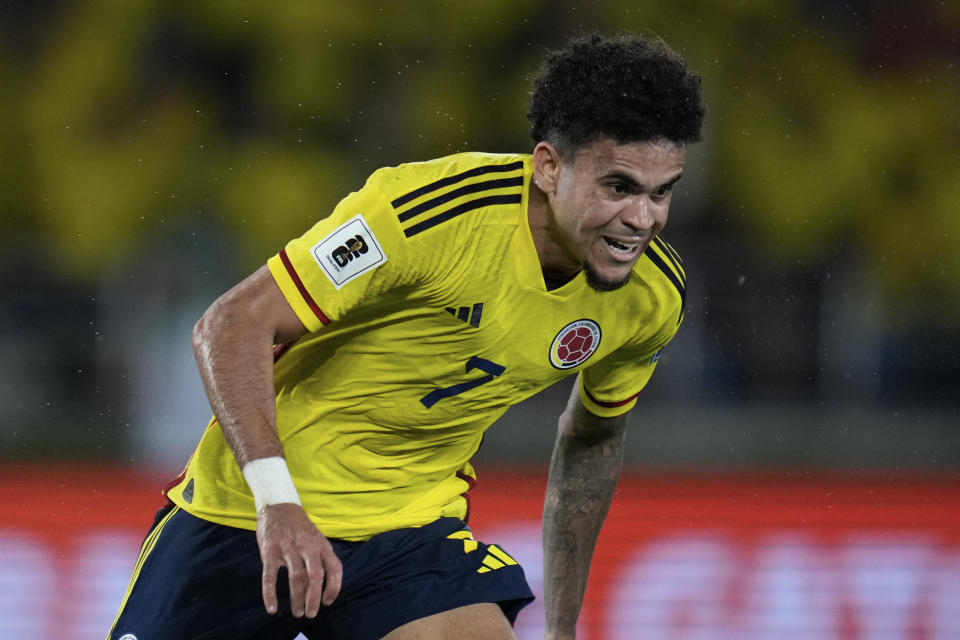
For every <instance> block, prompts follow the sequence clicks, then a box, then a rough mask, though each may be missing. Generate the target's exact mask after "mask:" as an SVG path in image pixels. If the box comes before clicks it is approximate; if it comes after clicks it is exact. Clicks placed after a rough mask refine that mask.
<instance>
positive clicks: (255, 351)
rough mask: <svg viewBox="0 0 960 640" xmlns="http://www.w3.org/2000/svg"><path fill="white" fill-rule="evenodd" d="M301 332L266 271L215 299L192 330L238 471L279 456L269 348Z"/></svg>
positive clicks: (200, 365)
mask: <svg viewBox="0 0 960 640" xmlns="http://www.w3.org/2000/svg"><path fill="white" fill-rule="evenodd" d="M303 333H305V329H304V328H303V325H302V324H300V322H299V320H298V319H297V318H296V316H295V315H293V312H292V311H291V310H290V308H289V306H288V305H287V304H286V302H285V300H284V299H283V297H282V294H281V293H280V291H279V288H278V287H277V286H276V284H275V283H274V282H273V279H272V277H271V276H270V274H269V272H268V270H267V269H266V267H263V268H261V269H259V270H258V271H257V272H255V273H254V274H252V275H251V276H250V277H248V278H247V279H245V280H244V281H243V282H241V283H240V284H238V285H237V286H236V287H234V288H233V289H231V290H230V291H228V292H227V293H226V294H224V295H223V296H221V297H220V299H218V300H217V301H216V302H215V303H214V304H213V305H212V306H211V307H210V309H208V310H207V311H206V313H204V314H203V317H202V318H201V319H200V321H199V322H197V325H196V327H195V328H194V332H193V351H194V355H195V357H196V360H197V366H198V368H199V370H200V377H201V378H202V379H203V384H204V387H205V389H206V392H207V397H208V398H209V400H210V406H211V408H212V409H213V413H214V415H215V416H216V417H217V421H218V422H219V424H220V428H221V429H222V430H223V433H224V436H225V437H226V439H227V444H228V445H229V446H230V448H231V450H232V451H233V453H234V455H235V456H236V458H237V462H238V464H239V465H240V467H241V468H243V467H244V465H246V463H247V462H249V461H251V460H256V459H259V458H268V457H273V456H282V455H283V447H282V446H281V444H280V439H279V437H278V436H277V428H276V413H277V411H276V392H275V390H274V382H273V345H274V344H277V343H280V342H287V341H289V340H294V339H296V338H297V337H299V336H301V335H303Z"/></svg>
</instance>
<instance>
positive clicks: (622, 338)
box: [168, 153, 685, 540]
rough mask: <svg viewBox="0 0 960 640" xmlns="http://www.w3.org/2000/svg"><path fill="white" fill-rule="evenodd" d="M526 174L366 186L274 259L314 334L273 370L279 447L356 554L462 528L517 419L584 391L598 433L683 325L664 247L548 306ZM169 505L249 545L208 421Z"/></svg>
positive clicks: (439, 173)
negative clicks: (619, 279) (535, 400)
mask: <svg viewBox="0 0 960 640" xmlns="http://www.w3.org/2000/svg"><path fill="white" fill-rule="evenodd" d="M531 175H532V159H531V157H530V156H524V155H493V154H481V153H462V154H458V155H454V156H450V157H447V158H442V159H438V160H434V161H430V162H423V163H412V164H405V165H401V166H399V167H391V168H384V169H380V170H378V171H376V172H375V173H374V174H373V175H372V176H371V177H370V178H369V179H368V181H367V183H366V185H365V186H364V187H363V188H362V189H361V190H360V191H357V192H355V193H351V194H350V195H348V196H347V197H346V198H344V199H343V200H342V201H341V202H340V203H339V205H338V206H337V207H336V209H335V210H334V212H333V213H332V214H331V215H330V216H329V217H328V218H326V219H324V220H322V221H321V222H319V223H318V224H316V226H314V227H313V228H312V229H310V230H309V231H308V232H307V233H305V234H304V235H303V236H302V237H300V238H297V239H295V240H293V241H291V242H290V243H289V244H288V245H287V246H286V248H285V249H283V250H282V251H281V252H280V253H279V254H278V255H276V256H274V257H273V258H271V259H270V260H269V261H268V266H269V268H270V271H271V273H272V274H273V277H274V278H275V280H276V282H277V284H278V285H279V286H280V289H281V290H282V292H283V294H284V296H285V297H286V299H287V301H288V302H289V304H290V306H291V307H292V308H293V310H294V311H295V313H296V314H297V316H298V317H299V318H300V320H301V321H302V322H303V324H304V325H305V326H306V328H307V329H308V333H307V334H306V335H304V336H303V337H302V338H300V339H299V340H297V341H296V342H295V343H294V344H292V345H282V346H279V347H278V348H277V352H282V355H280V356H279V357H278V358H277V360H276V363H275V370H274V378H275V387H276V393H277V430H278V433H279V435H280V439H281V441H282V443H283V447H284V453H285V456H286V458H287V463H288V465H289V467H290V471H291V474H292V475H293V478H294V482H295V484H296V486H297V489H298V491H299V493H300V496H301V500H302V501H303V506H304V509H305V510H306V512H307V514H308V515H309V516H310V518H311V519H312V520H313V521H314V522H315V523H316V525H317V526H318V527H319V528H320V530H321V531H322V532H323V533H324V534H325V535H327V536H329V537H336V538H344V539H350V540H361V539H365V538H368V537H370V536H372V535H375V534H377V533H380V532H383V531H387V530H390V529H396V528H400V527H409V526H419V525H423V524H425V523H427V522H431V521H433V520H435V519H437V518H439V517H443V516H454V517H460V518H465V517H466V515H467V510H468V501H467V499H466V492H467V491H468V489H469V488H470V487H472V486H473V484H474V482H475V478H476V474H475V473H474V470H473V468H472V467H471V465H470V463H469V460H470V458H471V457H472V456H473V455H474V453H476V451H477V449H478V448H479V446H480V442H481V439H482V437H483V433H484V431H485V430H486V429H487V428H488V427H489V426H490V425H491V424H492V423H493V422H494V421H495V420H496V419H497V418H498V417H499V416H500V415H501V414H502V413H503V412H504V411H505V410H506V409H507V408H508V407H510V406H511V405H513V404H516V403H517V402H519V401H521V400H523V399H525V398H528V397H530V396H531V395H533V394H535V393H536V392H538V391H540V390H542V389H544V388H546V387H547V386H549V385H551V384H553V383H555V382H557V381H558V380H560V379H561V378H563V377H565V376H569V375H571V374H577V373H579V374H580V376H579V378H580V379H579V388H580V397H581V400H582V401H583V403H584V405H585V406H586V407H587V408H588V409H589V410H590V411H591V412H593V413H595V414H597V415H600V416H614V415H619V414H621V413H624V412H626V411H628V410H629V409H630V408H631V407H632V406H633V405H634V403H635V402H636V397H637V394H638V393H639V391H640V389H641V388H642V387H643V386H644V385H645V384H646V382H647V380H648V379H649V378H650V375H651V373H652V372H653V369H654V367H655V366H656V361H657V359H658V356H659V352H660V349H661V348H662V347H663V346H664V345H665V344H666V343H667V342H668V341H669V340H670V339H671V338H672V337H673V335H674V333H675V332H676V330H677V327H678V325H679V323H680V319H681V317H682V313H683V297H684V291H685V275H684V272H683V269H682V266H681V262H680V258H679V256H677V254H676V253H675V252H674V251H673V249H672V248H671V247H670V246H669V245H668V244H666V242H664V241H663V240H661V239H659V238H657V239H655V240H654V241H653V242H652V243H651V244H650V246H649V247H648V248H647V249H646V251H645V252H644V254H643V255H642V256H641V257H640V259H639V260H638V261H637V263H636V265H635V266H634V268H633V272H632V275H631V279H630V281H629V282H628V284H627V285H625V286H623V287H621V288H620V289H617V290H615V291H609V292H597V291H594V290H593V289H591V288H590V287H589V286H588V284H587V283H586V280H585V278H584V276H583V275H582V274H580V275H578V276H577V277H575V278H574V279H573V280H571V281H570V282H568V283H566V284H564V285H563V286H561V287H559V288H556V289H553V290H548V289H547V287H546V285H545V283H544V278H543V273H542V270H541V265H540V261H539V259H538V256H537V251H536V247H535V246H534V242H533V237H532V234H531V230H530V225H529V223H528V221H527V197H528V193H529V188H530V181H531ZM168 495H169V497H170V498H171V499H172V500H173V501H174V502H175V503H176V504H178V505H180V506H181V507H183V508H184V509H185V510H187V511H188V512H190V513H193V514H194V515H197V516H199V517H202V518H206V519H208V520H212V521H215V522H220V523H223V524H227V525H231V526H236V527H242V528H248V529H253V528H255V526H256V513H255V510H254V504H253V499H252V496H251V494H250V491H249V489H248V488H247V485H246V483H245V482H244V479H243V476H242V475H241V473H240V470H239V468H238V467H237V463H236V461H235V459H234V457H233V455H232V454H231V452H230V450H229V448H228V447H227V444H226V442H225V440H224V436H223V433H222V431H221V430H220V428H219V425H218V424H217V423H216V421H215V420H213V421H211V423H210V425H209V427H208V428H207V430H206V432H205V434H204V436H203V438H202V440H201V442H200V444H199V446H198V448H197V450H196V452H195V453H194V455H193V457H192V458H191V460H190V462H189V464H188V466H187V468H186V470H185V472H184V474H183V476H182V478H181V479H180V480H179V483H178V484H176V485H175V486H174V487H173V488H172V489H170V490H169V491H168Z"/></svg>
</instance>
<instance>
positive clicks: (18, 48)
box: [0, 0, 960, 460]
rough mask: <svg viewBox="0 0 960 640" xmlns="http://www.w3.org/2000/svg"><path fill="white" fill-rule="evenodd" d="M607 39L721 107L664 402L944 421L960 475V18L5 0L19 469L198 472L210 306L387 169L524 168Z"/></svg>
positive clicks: (12, 438)
mask: <svg viewBox="0 0 960 640" xmlns="http://www.w3.org/2000/svg"><path fill="white" fill-rule="evenodd" d="M588 29H600V30H603V31H617V30H621V29H623V30H633V31H642V32H645V33H652V34H656V35H658V36H661V37H663V38H664V39H665V40H666V41H667V42H668V43H669V44H670V45H671V46H672V47H673V48H675V49H676V50H678V51H679V52H680V53H681V54H683V55H684V56H685V57H686V58H687V59H688V61H689V63H690V66H691V67H692V68H694V69H695V70H697V71H698V72H699V73H700V74H701V75H702V78H703V82H704V88H705V94H706V98H707V102H708V107H709V110H710V111H709V114H708V118H707V124H706V136H705V140H704V142H703V143H701V144H700V145H698V146H697V147H694V148H691V149H690V150H689V152H688V170H687V172H686V176H685V177H684V180H683V182H682V183H681V185H680V187H679V188H678V193H677V195H676V197H675V199H674V206H673V210H672V212H671V221H670V224H669V227H668V229H667V231H666V234H665V235H666V237H667V238H669V240H670V242H671V244H672V245H673V246H675V247H676V248H677V249H678V250H679V251H680V253H681V255H682V256H683V257H684V260H685V262H686V265H687V269H686V270H687V273H688V280H689V291H688V295H687V305H688V308H687V314H686V321H685V325H686V326H685V327H684V328H683V329H682V330H681V332H680V334H679V336H678V338H677V341H676V344H675V345H673V346H671V348H670V349H669V353H667V354H666V356H665V358H664V363H663V366H662V368H661V369H662V370H661V371H658V373H657V375H656V376H655V377H654V383H653V384H652V386H651V389H650V392H649V394H648V399H647V402H648V403H649V404H650V405H652V406H655V407H656V406H664V407H666V406H670V405H676V404H678V403H682V404H684V405H687V406H689V405H692V406H697V407H705V408H717V409H718V410H723V411H727V412H729V411H736V410H738V409H743V410H744V411H749V410H750V409H751V408H755V407H757V406H779V407H785V408H788V409H789V410H791V411H796V410H798V408H799V410H803V409H804V408H807V409H809V410H810V411H822V410H823V408H824V407H828V408H829V407H842V408H843V409H844V410H846V409H848V408H850V407H853V408H854V409H855V410H859V411H860V412H861V414H862V415H871V416H872V415H877V414H878V412H879V413H880V414H883V415H885V416H888V417H890V416H898V415H901V414H902V413H904V412H911V411H923V412H924V413H923V415H924V416H926V417H924V418H922V419H918V420H921V421H923V422H924V424H933V425H934V427H935V429H936V430H937V433H938V434H939V435H938V436H937V439H936V442H939V443H947V444H948V445H950V446H952V447H954V449H953V451H954V459H958V460H960V432H957V435H953V434H954V432H956V430H955V428H954V427H952V425H953V423H954V422H955V419H956V418H957V417H958V414H960V411H958V409H960V402H958V400H957V394H956V391H957V389H958V388H960V260H958V259H957V258H956V256H955V254H954V245H955V244H956V242H957V240H958V239H960V215H957V207H958V203H960V115H958V113H960V112H958V110H957V105H958V104H960V82H958V68H957V65H958V63H960V42H958V37H960V5H958V4H957V3H951V2H940V1H936V0H921V1H919V2H914V3H909V4H905V3H897V2H871V1H869V0H853V1H850V2H842V3H838V2H828V1H826V0H749V1H747V2H740V3H718V2H709V1H707V0H682V1H678V2H666V1H659V2H645V3H636V2H628V1H625V0H612V1H609V2H607V1H604V2H586V3H582V4H576V6H570V5H568V6H562V7H558V6H557V4H556V3H553V2H548V1H546V0H509V1H508V0H483V1H482V2H477V3H473V4H470V3H466V4H465V3H462V2H453V1H442V0H429V1H424V2H352V1H349V0H336V1H333V0H331V1H329V2H323V3H317V2H313V1H311V0H290V1H288V2H284V3H281V4H270V3H254V2H236V1H234V0H210V1H208V2H184V1H182V0H172V1H163V2H161V1H160V0H139V1H138V2H120V1H117V0H87V1H84V2H78V1H67V0H57V1H52V0H37V1H36V2H31V3H26V2H12V3H4V4H3V5H2V7H0V76H2V77H3V82H2V83H0V87H2V88H0V95H2V96H3V97H2V100H0V154H2V157H3V162H2V163H0V249H2V251H3V253H4V255H5V260H3V262H2V263H0V299H2V301H0V310H2V313H0V327H2V330H0V356H2V357H0V380H2V382H3V384H2V385H0V442H2V444H0V452H2V453H3V454H4V455H5V456H7V457H10V458H29V457H41V456H58V457H64V456H92V457H98V458H108V459H110V458H118V459H123V458H125V457H130V452H131V451H138V450H139V451H143V450H144V449H145V448H146V449H149V448H158V449H163V448H164V447H165V446H168V445H169V446H170V447H173V448H174V449H176V448H177V446H178V445H176V444H169V443H167V444H165V440H164V439H165V438H166V439H169V440H170V441H171V442H178V443H179V442H182V441H184V440H185V439H186V440H187V444H189V445H191V446H192V440H191V438H193V437H194V436H195V435H198V434H199V432H200V429H202V428H203V424H204V422H205V419H206V412H208V411H209V409H208V408H207V407H206V406H205V404H204V400H203V397H202V394H200V393H198V392H199V386H198V385H199V381H198V378H197V377H196V375H195V374H194V373H193V371H192V358H191V355H190V351H189V335H190V329H191V327H192V323H193V321H194V320H195V319H196V318H197V317H198V316H199V314H200V313H201V312H202V310H203V308H204V307H205V306H206V305H207V304H209V303H210V302H211V301H212V300H213V299H214V298H215V297H216V296H217V295H218V294H219V293H220V292H221V291H223V290H224V289H226V288H227V287H228V286H230V285H231V284H232V283H233V282H235V281H237V280H239V279H240V278H241V277H243V276H244V275H245V274H247V273H248V272H250V271H252V270H253V269H254V268H256V267H257V266H258V265H260V264H262V263H264V262H265V261H266V259H267V258H268V257H269V256H270V255H272V254H273V253H275V252H276V251H277V250H279V249H280V248H281V247H282V246H283V245H284V243H285V242H286V241H287V240H289V239H290V238H292V237H295V236H297V235H299V234H300V233H302V232H303V231H304V230H306V229H307V228H308V227H309V226H310V225H312V223H313V222H315V221H316V220H318V219H320V218H322V217H324V216H325V215H326V214H327V213H328V212H329V211H330V210H331V208H332V206H333V205H334V204H335V203H336V202H337V201H338V200H339V199H340V198H341V197H342V196H343V195H345V194H346V193H347V192H349V191H351V190H354V189H356V188H357V187H359V186H360V185H361V184H362V182H363V180H364V179H365V177H366V175H368V174H369V173H370V172H371V171H372V170H374V169H376V168H377V167H380V166H385V165H392V164H397V163H400V162H406V161H413V160H421V159H427V158H430V157H436V156H440V155H445V154H449V153H454V152H457V151H464V150H484V151H495V152H500V151H503V152H506V151H525V150H528V149H530V148H532V142H531V141H530V139H529V138H528V136H527V125H526V120H525V117H524V116H525V110H526V99H527V92H528V79H529V76H530V74H531V73H532V72H533V71H534V69H535V67H536V65H537V64H538V61H539V60H540V59H541V58H542V56H543V54H544V52H545V51H546V50H547V49H549V48H550V47H552V46H555V45H558V44H559V43H561V42H562V41H564V40H565V39H566V38H567V37H568V36H569V35H571V34H573V33H578V32H583V31H585V30H588ZM931 412H932V413H931ZM931 415H935V416H936V418H931V417H929V416H931ZM733 420H734V421H735V419H733ZM802 423H803V421H802V420H800V421H799V422H798V424H800V425H801V427H798V428H802ZM912 424H916V422H911V423H906V426H905V427H904V429H905V430H906V429H908V428H910V427H909V425H912ZM170 425H174V426H173V427H171V426H170ZM703 428H705V429H706V428H709V425H705V426H704V427H703ZM184 430H185V431H184ZM143 432H150V433H151V434H152V435H149V436H143V435H142V433H143ZM185 432H186V433H188V434H193V435H190V436H188V437H185V436H184V433H185ZM138 434H141V435H138ZM864 434H865V435H864V437H869V432H868V431H864ZM138 442H139V443H140V444H139V445H138V444H137V443H138ZM144 443H147V444H146V445H145V444H144ZM856 443H857V441H853V442H852V443H851V446H857V444H856ZM138 447H139V449H138ZM948 457H949V456H948Z"/></svg>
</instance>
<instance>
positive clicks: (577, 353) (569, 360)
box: [550, 318, 600, 369]
mask: <svg viewBox="0 0 960 640" xmlns="http://www.w3.org/2000/svg"><path fill="white" fill-rule="evenodd" d="M599 346H600V326H599V325H598V324H597V323H596V322H594V321H593V320H588V319H586V318H584V319H583V320H575V321H574V322H571V323H570V324H568V325H567V326H565V327H564V328H563V329H560V331H559V332H558V333H557V335H556V337H555V338H554V339H553V344H551V345H550V364H552V365H553V366H554V367H556V368H557V369H570V368H572V367H575V366H577V365H578V364H582V363H584V362H586V360H587V358H589V357H590V356H592V355H593V352H594V351H596V350H597V347H599Z"/></svg>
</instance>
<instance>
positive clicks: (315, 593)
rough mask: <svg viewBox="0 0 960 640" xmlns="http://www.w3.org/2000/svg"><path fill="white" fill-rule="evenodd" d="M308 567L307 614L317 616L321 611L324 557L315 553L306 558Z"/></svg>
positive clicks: (310, 616) (309, 616) (311, 616)
mask: <svg viewBox="0 0 960 640" xmlns="http://www.w3.org/2000/svg"><path fill="white" fill-rule="evenodd" d="M305 564H306V568H307V599H306V603H305V604H306V616H307V617H308V618H316V617H317V613H318V612H319V611H320V597H321V595H322V592H323V577H324V569H323V557H322V556H320V555H319V554H315V555H312V556H309V557H307V558H305Z"/></svg>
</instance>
